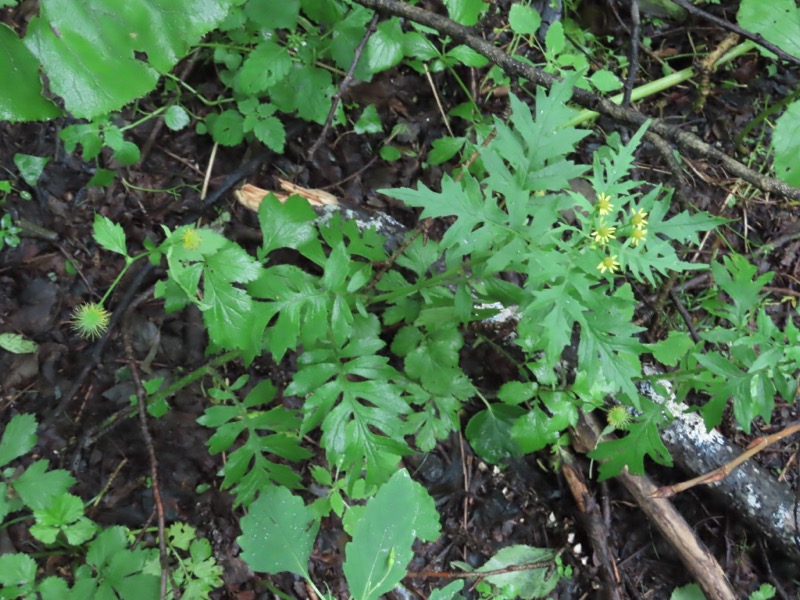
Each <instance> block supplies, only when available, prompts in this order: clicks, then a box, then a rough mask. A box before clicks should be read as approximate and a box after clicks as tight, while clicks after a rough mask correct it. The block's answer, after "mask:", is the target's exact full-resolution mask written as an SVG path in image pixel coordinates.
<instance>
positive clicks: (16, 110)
mask: <svg viewBox="0 0 800 600" xmlns="http://www.w3.org/2000/svg"><path fill="white" fill-rule="evenodd" d="M0 81H7V82H10V81H13V82H14V85H4V86H2V87H0V119H1V120H3V121H39V120H45V119H54V118H56V117H57V116H59V115H60V114H61V111H60V110H59V108H58V107H57V106H56V105H55V104H53V103H52V102H51V101H50V100H47V99H46V98H44V96H42V82H41V79H40V78H39V61H38V60H37V59H36V57H35V56H34V55H33V54H32V53H31V51H30V50H29V49H28V48H26V47H25V44H24V43H23V41H22V40H21V39H19V38H18V37H17V34H16V33H14V31H13V30H12V29H11V28H10V27H8V26H7V25H6V24H5V23H0Z"/></svg>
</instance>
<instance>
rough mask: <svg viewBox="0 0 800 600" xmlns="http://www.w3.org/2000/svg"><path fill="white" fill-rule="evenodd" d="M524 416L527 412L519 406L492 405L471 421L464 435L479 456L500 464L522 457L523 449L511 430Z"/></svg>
mask: <svg viewBox="0 0 800 600" xmlns="http://www.w3.org/2000/svg"><path fill="white" fill-rule="evenodd" d="M524 414H525V410H524V409H522V408H521V407H519V406H507V405H505V404H492V405H491V406H490V407H489V408H486V409H484V410H482V411H480V412H479V413H477V414H475V415H474V416H473V417H472V418H471V419H470V420H469V423H468V424H467V428H466V430H465V432H464V433H465V434H466V436H467V440H468V441H469V443H470V445H471V446H472V449H473V450H475V452H476V453H477V454H478V456H480V457H481V458H482V459H484V460H485V461H487V462H489V463H492V464H499V463H501V462H502V461H503V460H505V459H507V458H511V457H514V456H522V454H523V452H522V448H520V447H519V444H518V443H517V442H516V440H515V439H514V438H513V437H512V436H511V429H512V427H513V426H514V423H515V422H516V420H517V419H519V418H520V417H521V416H522V415H524Z"/></svg>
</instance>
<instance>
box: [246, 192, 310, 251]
mask: <svg viewBox="0 0 800 600" xmlns="http://www.w3.org/2000/svg"><path fill="white" fill-rule="evenodd" d="M316 218H317V213H315V212H314V209H313V208H311V205H310V204H309V203H308V200H306V199H304V198H301V197H299V196H290V197H289V198H288V199H287V200H286V202H281V201H280V200H278V199H277V198H276V197H275V195H274V194H268V195H267V196H265V197H264V199H263V200H262V201H261V204H259V206H258V222H259V225H260V227H261V234H262V235H263V236H264V239H263V242H262V245H261V248H260V249H259V251H258V256H259V258H261V259H263V258H265V257H267V256H268V255H269V253H270V252H272V251H273V250H277V249H278V248H292V249H294V250H299V249H300V248H301V247H303V246H304V245H306V244H307V243H308V242H309V241H311V240H312V239H315V238H316V231H315V228H314V226H313V224H312V222H313V221H314V220H315V219H316Z"/></svg>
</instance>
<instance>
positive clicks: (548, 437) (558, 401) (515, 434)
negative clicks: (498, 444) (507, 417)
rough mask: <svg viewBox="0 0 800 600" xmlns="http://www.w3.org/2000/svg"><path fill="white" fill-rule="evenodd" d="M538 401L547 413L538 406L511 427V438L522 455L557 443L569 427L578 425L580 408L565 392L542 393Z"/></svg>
mask: <svg viewBox="0 0 800 600" xmlns="http://www.w3.org/2000/svg"><path fill="white" fill-rule="evenodd" d="M539 399H540V400H541V402H542V404H544V406H546V407H547V410H548V412H547V413H546V412H544V411H543V410H542V409H541V408H539V407H538V406H536V407H534V408H533V410H530V411H528V412H527V413H526V414H525V415H523V416H522V417H520V418H519V419H517V421H516V422H515V423H514V426H513V427H512V428H511V437H512V438H513V439H514V441H516V442H517V444H519V447H520V448H521V449H522V451H523V453H531V452H536V451H537V450H541V449H542V448H546V447H547V446H549V445H551V444H555V443H556V442H557V441H558V438H559V437H560V436H561V434H562V433H563V431H564V430H565V429H566V428H567V427H570V426H574V425H575V424H577V422H578V409H577V408H576V407H575V404H574V403H573V402H572V398H571V397H570V395H569V394H567V393H566V392H551V391H541V392H540V394H539Z"/></svg>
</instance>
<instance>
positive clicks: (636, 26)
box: [622, 0, 641, 106]
mask: <svg viewBox="0 0 800 600" xmlns="http://www.w3.org/2000/svg"><path fill="white" fill-rule="evenodd" d="M640 25H641V23H640V21H639V0H631V54H630V58H629V60H628V62H629V63H630V64H629V65H628V77H627V79H625V93H624V95H623V97H622V105H623V106H630V104H631V94H632V93H633V88H634V86H635V85H636V75H637V74H638V73H639V32H640Z"/></svg>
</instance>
